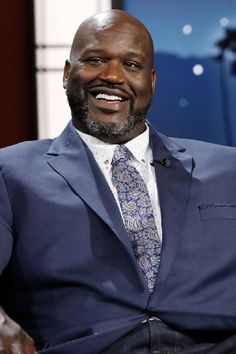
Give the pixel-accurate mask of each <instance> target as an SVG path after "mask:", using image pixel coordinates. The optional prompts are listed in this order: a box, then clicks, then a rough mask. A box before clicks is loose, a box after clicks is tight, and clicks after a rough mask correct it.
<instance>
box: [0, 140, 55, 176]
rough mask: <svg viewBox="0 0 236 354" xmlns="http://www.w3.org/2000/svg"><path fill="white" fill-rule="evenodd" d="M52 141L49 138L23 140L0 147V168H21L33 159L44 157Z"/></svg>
mask: <svg viewBox="0 0 236 354" xmlns="http://www.w3.org/2000/svg"><path fill="white" fill-rule="evenodd" d="M51 143H52V140H51V139H42V140H35V141H25V142H22V143H19V144H15V145H11V146H8V147H5V148H1V149H0V170H3V169H5V168H6V169H8V168H11V167H12V168H14V169H17V167H18V166H19V167H21V168H23V167H24V166H26V165H29V164H31V163H33V162H34V161H35V160H40V159H43V158H45V155H46V153H47V151H48V149H49V147H50V145H51Z"/></svg>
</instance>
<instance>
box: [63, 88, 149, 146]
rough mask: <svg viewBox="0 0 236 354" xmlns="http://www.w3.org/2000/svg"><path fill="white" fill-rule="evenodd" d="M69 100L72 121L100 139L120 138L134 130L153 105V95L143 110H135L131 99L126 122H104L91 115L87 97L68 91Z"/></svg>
mask: <svg viewBox="0 0 236 354" xmlns="http://www.w3.org/2000/svg"><path fill="white" fill-rule="evenodd" d="M67 98H68V102H69V105H70V108H71V112H72V121H73V124H74V126H75V127H79V126H80V127H81V126H82V128H83V130H84V132H86V133H87V134H89V135H92V136H95V137H96V138H98V139H102V138H119V137H121V136H123V135H125V134H127V133H129V132H130V131H132V130H133V129H134V128H135V127H136V126H138V125H139V123H141V122H143V121H144V120H145V119H146V116H147V114H148V111H149V108H150V106H151V97H150V100H149V102H148V104H147V105H146V107H144V108H143V109H142V110H135V109H134V103H133V101H131V103H130V110H129V115H128V119H127V121H126V122H121V123H113V122H112V123H111V122H102V121H97V120H95V119H93V117H91V116H90V115H89V112H88V105H87V99H86V98H85V100H81V99H78V98H77V97H75V96H74V95H72V94H70V93H68V92H67Z"/></svg>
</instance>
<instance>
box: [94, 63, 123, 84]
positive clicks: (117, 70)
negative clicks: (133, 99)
mask: <svg viewBox="0 0 236 354" xmlns="http://www.w3.org/2000/svg"><path fill="white" fill-rule="evenodd" d="M100 79H101V80H102V81H105V82H109V83H112V84H122V83H123V82H124V72H123V67H122V64H121V63H119V62H116V61H115V62H112V61H108V62H107V63H106V66H105V68H104V70H103V71H102V73H101V75H100Z"/></svg>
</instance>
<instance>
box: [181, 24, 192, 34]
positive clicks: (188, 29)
mask: <svg viewBox="0 0 236 354" xmlns="http://www.w3.org/2000/svg"><path fill="white" fill-rule="evenodd" d="M192 30H193V29H192V26H191V25H189V24H186V25H184V26H183V28H182V31H183V34H185V35H186V36H188V35H189V34H191V33H192Z"/></svg>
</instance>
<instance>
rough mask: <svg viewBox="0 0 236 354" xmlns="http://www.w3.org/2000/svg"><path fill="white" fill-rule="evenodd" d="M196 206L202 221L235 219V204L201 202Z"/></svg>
mask: <svg viewBox="0 0 236 354" xmlns="http://www.w3.org/2000/svg"><path fill="white" fill-rule="evenodd" d="M198 208H199V213H200V217H201V220H202V221H207V220H220V219H221V220H234V219H236V204H201V205H199V206H198Z"/></svg>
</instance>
